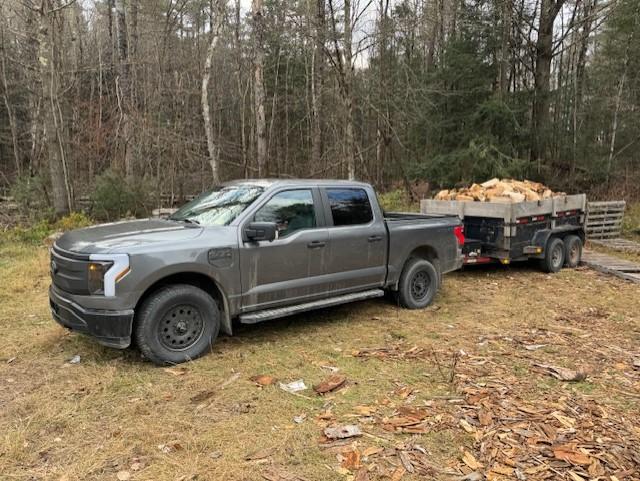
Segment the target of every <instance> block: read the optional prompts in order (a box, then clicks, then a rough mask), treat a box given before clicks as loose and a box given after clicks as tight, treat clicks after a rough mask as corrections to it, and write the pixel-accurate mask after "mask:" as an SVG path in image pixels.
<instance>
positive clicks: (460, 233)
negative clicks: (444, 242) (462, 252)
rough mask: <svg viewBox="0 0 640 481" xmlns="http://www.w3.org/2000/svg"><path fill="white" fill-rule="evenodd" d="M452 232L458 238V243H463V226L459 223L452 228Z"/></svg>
mask: <svg viewBox="0 0 640 481" xmlns="http://www.w3.org/2000/svg"><path fill="white" fill-rule="evenodd" d="M453 234H454V235H455V236H456V239H458V245H464V226H463V225H459V226H457V227H454V228H453Z"/></svg>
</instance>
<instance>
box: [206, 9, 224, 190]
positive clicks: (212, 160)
mask: <svg viewBox="0 0 640 481" xmlns="http://www.w3.org/2000/svg"><path fill="white" fill-rule="evenodd" d="M211 15H212V16H213V12H211ZM221 19H222V14H221V13H220V12H219V13H218V14H217V15H216V21H215V26H214V28H213V31H212V32H211V41H210V42H209V48H208V49H207V58H206V60H205V62H204V72H203V75H202V99H201V101H202V118H203V119H204V131H205V134H206V136H207V148H208V150H209V165H210V166H211V174H212V176H213V183H214V184H219V183H220V160H219V158H218V147H217V145H216V143H215V141H214V139H213V128H212V126H211V114H210V112H209V80H210V78H211V64H212V62H213V54H214V53H215V50H216V45H217V44H218V38H219V33H220V24H221Z"/></svg>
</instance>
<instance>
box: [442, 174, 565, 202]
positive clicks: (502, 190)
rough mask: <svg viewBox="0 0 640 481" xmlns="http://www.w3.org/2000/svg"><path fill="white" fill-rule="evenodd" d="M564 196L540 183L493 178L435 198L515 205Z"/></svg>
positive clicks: (445, 192) (443, 192) (444, 191)
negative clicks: (514, 203) (515, 203)
mask: <svg viewBox="0 0 640 481" xmlns="http://www.w3.org/2000/svg"><path fill="white" fill-rule="evenodd" d="M563 195H566V194H565V193H564V192H553V191H552V190H551V189H549V188H548V187H547V186H545V185H544V184H541V183H540V182H533V181H530V180H515V179H498V178H493V179H491V180H487V181H486V182H483V183H482V184H472V185H471V186H470V187H462V188H459V189H450V190H441V191H440V192H438V193H437V194H436V196H435V197H434V198H435V199H436V200H458V201H468V202H500V203H513V202H525V201H526V202H534V201H539V200H544V199H550V198H552V197H558V196H563Z"/></svg>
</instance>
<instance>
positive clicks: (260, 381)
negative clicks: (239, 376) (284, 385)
mask: <svg viewBox="0 0 640 481" xmlns="http://www.w3.org/2000/svg"><path fill="white" fill-rule="evenodd" d="M250 379H251V381H253V382H255V383H256V384H257V385H259V386H269V385H271V384H273V383H274V382H276V378H275V377H273V376H268V375H266V374H258V375H257V376H251V378H250Z"/></svg>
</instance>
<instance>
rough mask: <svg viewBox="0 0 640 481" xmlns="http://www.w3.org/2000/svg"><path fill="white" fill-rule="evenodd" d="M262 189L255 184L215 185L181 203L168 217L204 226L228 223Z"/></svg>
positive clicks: (252, 200) (258, 194) (251, 201)
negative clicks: (185, 202)
mask: <svg viewBox="0 0 640 481" xmlns="http://www.w3.org/2000/svg"><path fill="white" fill-rule="evenodd" d="M263 191H264V189H263V188H262V187H260V186H257V185H229V186H221V187H216V188H215V189H213V190H210V191H209V192H205V193H203V194H201V195H200V196H198V197H196V198H195V199H193V200H192V201H191V202H189V203H187V204H185V205H183V206H182V207H181V208H180V209H178V210H177V211H176V212H174V213H173V215H171V216H170V217H169V219H171V220H175V221H185V222H193V223H196V224H202V225H206V226H214V225H229V224H230V223H231V222H232V221H233V220H234V219H235V218H236V217H238V215H240V213H241V212H242V211H243V210H245V209H246V208H247V207H249V206H250V205H251V204H252V203H253V202H254V201H255V200H256V199H257V198H258V197H259V196H260V194H262V192H263Z"/></svg>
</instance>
